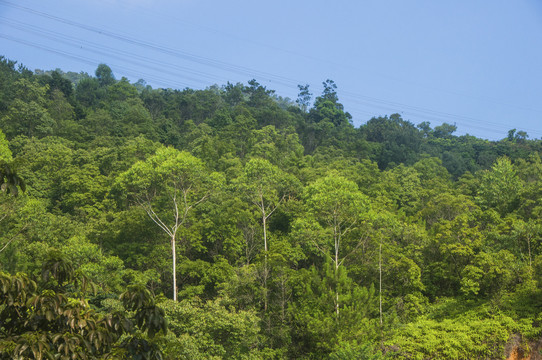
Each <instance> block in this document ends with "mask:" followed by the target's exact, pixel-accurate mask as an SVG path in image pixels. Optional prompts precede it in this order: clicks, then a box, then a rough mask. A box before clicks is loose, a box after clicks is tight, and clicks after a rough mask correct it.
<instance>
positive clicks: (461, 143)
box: [0, 58, 542, 359]
mask: <svg viewBox="0 0 542 360" xmlns="http://www.w3.org/2000/svg"><path fill="white" fill-rule="evenodd" d="M69 75H70V77H69V78H68V76H67V74H64V73H63V72H62V71H60V70H56V71H52V72H39V73H32V72H30V71H28V70H27V69H25V68H24V67H18V68H16V66H15V63H14V62H13V61H9V60H7V59H5V58H1V61H0V80H1V81H0V129H1V131H0V183H1V184H0V185H1V189H2V192H1V193H0V353H1V355H0V358H2V359H3V358H5V359H12V358H35V359H46V358H51V359H52V358H57V357H53V355H54V354H57V355H59V356H63V357H61V358H63V359H64V358H66V359H68V358H69V359H91V358H120V357H126V358H132V357H133V358H147V359H157V358H161V357H163V358H164V359H222V358H223V359H249V358H250V359H382V358H385V357H392V358H398V359H438V358H440V359H475V358H476V359H500V358H503V357H504V356H505V346H506V344H507V343H508V344H510V343H511V342H514V345H516V346H520V347H523V348H524V349H526V350H528V347H529V343H530V341H532V340H538V339H539V338H540V335H541V326H542V325H541V321H542V316H541V315H542V314H541V305H542V303H541V301H540V299H542V297H541V296H542V291H541V289H542V244H541V242H540V239H541V235H542V222H541V220H540V215H541V212H542V202H541V196H542V177H541V175H542V161H541V157H540V151H541V150H542V141H540V140H529V139H528V136H527V134H526V133H524V132H522V131H517V132H516V131H515V130H511V131H510V132H509V133H508V134H507V136H506V137H505V138H504V139H503V140H501V141H487V140H482V139H478V138H475V137H472V136H469V135H465V136H454V135H453V133H454V131H455V130H456V128H455V126H454V125H450V124H442V125H440V126H436V127H434V128H432V127H431V125H430V124H429V123H427V122H424V123H421V124H418V125H414V124H412V123H411V122H409V121H407V120H405V119H402V118H401V116H399V115H397V114H393V115H390V116H386V117H375V118H373V119H371V120H369V121H368V122H367V123H366V124H364V125H361V126H360V127H358V128H356V127H354V126H353V125H352V123H351V117H350V115H349V114H348V113H347V112H346V111H345V109H344V108H343V106H342V105H341V104H340V102H339V99H338V96H337V92H336V86H335V84H334V83H333V82H332V81H330V80H328V81H326V82H324V92H323V93H322V94H321V95H319V96H316V97H315V99H314V101H313V99H312V94H310V91H309V88H308V86H300V96H299V98H298V99H297V101H295V102H293V101H290V100H289V99H283V98H281V97H279V96H277V95H275V94H274V92H273V91H271V90H268V89H266V88H265V87H263V86H261V85H260V84H258V82H256V81H255V80H251V81H249V82H248V84H247V85H243V84H230V83H228V84H227V85H225V86H221V87H220V86H213V87H210V88H208V89H205V90H192V89H184V90H172V89H152V88H151V87H150V86H146V85H145V83H144V82H143V81H138V82H137V83H136V84H131V83H130V82H129V81H128V80H127V79H125V78H123V79H121V80H116V79H115V77H114V76H113V73H112V71H111V69H110V68H109V67H108V66H106V65H103V64H102V65H100V66H99V67H98V68H97V70H96V73H95V76H89V75H87V74H74V73H70V74H69ZM166 324H167V325H166ZM138 356H139V357H138Z"/></svg>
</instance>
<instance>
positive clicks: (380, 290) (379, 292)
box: [378, 237, 382, 330]
mask: <svg viewBox="0 0 542 360" xmlns="http://www.w3.org/2000/svg"><path fill="white" fill-rule="evenodd" d="M378 272H379V291H378V297H379V303H380V304H379V307H380V309H379V311H380V329H381V330H382V237H380V249H379V251H378Z"/></svg>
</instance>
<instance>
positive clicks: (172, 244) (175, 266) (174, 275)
mask: <svg viewBox="0 0 542 360" xmlns="http://www.w3.org/2000/svg"><path fill="white" fill-rule="evenodd" d="M171 253H172V254H173V301H175V302H177V254H176V252H175V235H173V236H172V237H171Z"/></svg>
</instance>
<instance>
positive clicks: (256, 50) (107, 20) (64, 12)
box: [0, 0, 542, 139]
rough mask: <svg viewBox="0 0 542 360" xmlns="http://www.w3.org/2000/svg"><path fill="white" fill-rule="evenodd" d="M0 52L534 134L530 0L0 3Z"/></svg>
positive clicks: (362, 115)
mask: <svg viewBox="0 0 542 360" xmlns="http://www.w3.org/2000/svg"><path fill="white" fill-rule="evenodd" d="M0 49H1V50H0V55H3V56H5V57H7V58H9V59H12V60H17V61H18V62H19V63H22V64H24V65H25V66H27V67H28V68H30V69H32V70H34V69H45V70H48V69H54V68H61V69H62V70H64V71H76V72H80V71H85V72H88V73H89V74H93V73H94V70H95V69H96V67H97V65H98V64H99V63H106V64H108V65H109V66H111V68H112V69H113V72H114V74H115V76H116V77H117V78H120V77H122V76H126V77H128V78H129V79H130V80H131V81H133V82H135V81H136V80H138V79H139V78H143V79H145V80H146V81H147V83H148V84H150V85H151V86H153V87H171V88H180V89H182V88H184V87H191V88H196V89H202V88H205V87H207V86H210V85H213V84H219V85H223V84H225V83H226V82H227V81H230V82H233V83H236V82H244V83H246V82H247V81H248V80H250V79H252V78H255V79H256V80H258V81H259V82H260V83H261V84H262V85H264V86H266V87H267V88H268V89H273V90H276V93H277V94H278V95H281V96H283V97H290V98H292V99H295V98H296V97H297V93H298V90H297V86H296V85H297V84H310V89H311V90H312V92H313V93H314V94H315V95H319V94H320V92H321V90H322V85H321V83H322V81H324V80H326V79H332V80H334V81H335V82H336V84H337V86H338V95H339V99H340V101H341V102H342V103H343V104H344V105H345V109H346V110H347V111H349V112H350V113H351V114H352V116H353V121H354V125H356V126H359V125H360V124H363V123H365V122H366V121H367V120H369V119H370V118H371V117H373V116H380V115H389V114H392V113H396V112H397V113H400V114H402V116H403V118H404V119H406V120H409V121H411V122H412V123H414V124H418V123H420V122H422V121H429V122H430V123H431V125H432V126H437V125H440V124H442V123H443V122H448V123H451V124H454V123H455V124H456V125H457V128H458V131H457V133H456V134H458V135H461V134H466V133H468V134H471V135H475V136H478V137H482V138H487V139H501V138H504V137H506V135H507V132H508V130H510V129H512V128H517V129H518V130H524V131H526V132H527V133H528V134H529V137H530V138H541V137H542V121H541V120H542V116H541V115H542V65H541V64H542V1H540V0H515V1H509V0H468V1H467V0H463V1H457V0H455V1H451V0H439V1H435V0H431V1H429V0H412V1H405V0H369V1H362V0H360V1H353V0H351V1H345V0H335V1H333V2H331V1H322V0H312V1H308V0H297V1H296V0H289V1H286V0H276V1H254V0H252V1H249V0H230V1H216V0H208V1H204V0H176V1H173V0H92V1H90V0H78V1H74V0H54V1H52V0H51V1H43V0H41V1H39V0H0Z"/></svg>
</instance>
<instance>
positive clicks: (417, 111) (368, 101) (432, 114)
mask: <svg viewBox="0 0 542 360" xmlns="http://www.w3.org/2000/svg"><path fill="white" fill-rule="evenodd" d="M0 4H2V5H6V6H10V7H14V8H17V9H19V10H23V11H26V12H29V13H32V14H35V15H38V16H42V17H45V18H48V19H51V20H53V21H57V22H61V23H64V24H67V25H70V26H75V27H78V28H80V29H83V30H85V31H91V32H94V33H96V34H99V35H103V36H107V37H110V38H112V39H115V40H118V41H122V42H125V43H128V44H131V45H135V46H140V47H143V48H146V49H150V50H153V51H157V52H161V53H163V54H166V55H170V56H174V57H177V58H180V59H183V60H188V61H191V62H195V63H197V64H198V65H204V66H209V67H213V68H215V69H220V70H224V71H229V72H233V73H237V74H242V75H249V76H250V77H252V76H254V75H259V76H260V77H265V78H269V79H274V82H275V83H277V84H280V85H282V86H285V87H288V88H294V89H295V88H296V86H297V84H299V83H301V82H300V81H297V80H293V79H291V78H287V77H283V76H280V75H274V74H270V73H266V72H262V71H257V70H253V69H249V68H246V67H242V66H236V65H232V64H228V63H225V62H222V61H218V60H215V59H211V58H206V57H202V56H198V55H194V54H190V53H187V52H184V51H180V50H176V49H173V48H169V47H165V46H161V45H156V44H153V43H148V42H144V41H141V40H137V39H134V38H131V37H129V36H125V35H120V34H117V33H114V32H110V31H107V30H103V29H99V28H97V27H93V26H88V25H85V24H81V23H77V22H75V21H72V20H67V19H63V18H60V17H57V16H54V15H50V14H47V13H43V12H40V11H37V10H34V9H31V8H28V7H24V6H20V5H17V4H14V3H12V2H9V1H5V0H0ZM21 24H22V25H21ZM10 26H12V27H16V28H19V29H21V30H23V31H33V32H34V33H37V34H38V35H39V36H44V37H48V38H50V39H53V40H55V41H57V42H58V41H60V40H62V42H64V43H67V44H68V45H70V46H74V44H75V42H76V41H79V40H77V39H75V40H74V38H71V37H67V36H65V35H62V34H58V33H54V32H51V31H43V29H41V30H40V29H38V31H36V30H32V25H28V24H24V23H19V25H17V24H15V25H14V24H13V23H11V24H10ZM33 28H34V29H36V27H33ZM46 33H48V34H49V35H45V34H46ZM4 37H5V36H4ZM61 38H63V39H61ZM12 41H17V42H19V43H25V41H24V40H13V39H12ZM26 43H28V42H26ZM87 43H89V44H90V46H91V47H93V48H94V49H96V50H95V52H96V51H97V52H98V53H101V54H104V55H106V56H113V57H115V58H117V59H120V60H121V61H124V62H128V63H132V64H135V65H138V66H145V67H147V68H151V69H154V70H155V71H158V72H160V73H166V74H170V75H174V76H181V75H180V74H179V73H178V72H176V71H175V70H179V69H181V70H183V71H186V72H189V73H191V74H193V75H196V76H200V77H207V78H213V79H215V80H216V78H217V76H214V75H212V74H210V73H209V72H204V71H195V70H192V69H188V68H186V67H181V66H178V65H175V64H171V63H166V62H162V61H156V60H154V59H151V58H148V57H143V56H141V55H138V54H133V53H130V52H126V51H124V50H120V49H114V48H111V47H104V46H103V45H98V44H95V43H91V42H88V41H87ZM27 45H28V44H27ZM29 46H33V47H36V48H41V49H45V48H44V47H43V46H40V45H38V44H33V45H29ZM45 50H46V51H50V52H54V53H57V54H59V53H60V51H59V50H55V49H48V50H47V49H45ZM84 50H87V49H84ZM104 51H105V52H104ZM112 53H116V54H117V55H119V56H114V55H112ZM63 55H64V56H68V57H70V58H74V59H76V60H77V59H81V57H77V56H74V55H70V54H69V53H66V52H64V54H63ZM134 58H136V59H139V60H141V61H145V62H150V63H153V64H155V65H159V66H161V68H160V69H157V68H154V67H149V66H148V65H147V64H146V63H145V64H141V63H138V62H136V61H134ZM85 62H86V63H88V61H85ZM116 67H117V68H123V67H122V66H118V65H116ZM132 71H134V70H130V72H132ZM141 74H143V73H141ZM137 76H139V75H136V77H137ZM181 77H183V78H185V79H188V80H191V81H195V82H202V80H201V78H193V77H188V76H186V75H183V76H181ZM256 77H257V76H256ZM153 78H155V79H157V78H158V77H156V76H148V75H147V79H148V80H152V79H153ZM162 80H165V79H162ZM167 80H169V79H167ZM167 80H166V81H167ZM269 81H270V82H271V81H272V80H269ZM160 82H161V83H163V81H160ZM342 94H344V98H345V99H347V100H349V101H351V102H353V103H357V104H360V105H363V106H369V107H372V108H383V109H386V110H390V109H393V110H392V111H393V112H400V113H403V114H404V113H405V111H406V112H407V114H412V115H414V116H416V117H422V118H426V119H429V120H436V121H442V122H445V121H450V120H452V121H454V122H455V123H459V124H463V125H464V126H466V127H470V128H478V129H480V128H481V129H484V130H486V131H492V132H497V131H498V130H496V129H495V128H496V127H504V126H505V125H503V124H498V123H492V122H488V121H484V120H480V119H476V118H472V117H467V116H462V115H457V114H452V113H447V112H442V111H436V110H432V109H427V108H423V107H418V106H412V105H407V104H402V103H398V102H394V101H389V100H384V99H378V98H374V97H370V96H365V95H361V94H357V93H352V92H347V91H343V92H342ZM397 109H399V110H397ZM350 110H354V108H351V109H350ZM358 111H359V110H358ZM443 119H444V120H443ZM472 123H478V124H482V125H484V126H485V125H487V126H491V127H490V128H489V127H480V126H476V125H473V124H472ZM503 129H504V128H503ZM525 130H527V131H530V132H531V133H532V132H537V131H536V130H533V129H525Z"/></svg>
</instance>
